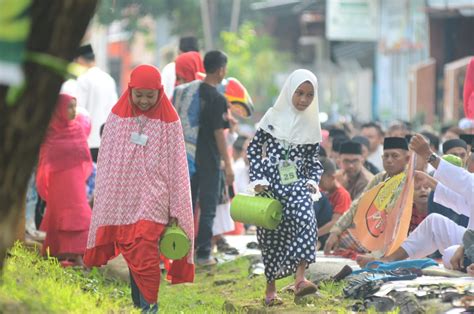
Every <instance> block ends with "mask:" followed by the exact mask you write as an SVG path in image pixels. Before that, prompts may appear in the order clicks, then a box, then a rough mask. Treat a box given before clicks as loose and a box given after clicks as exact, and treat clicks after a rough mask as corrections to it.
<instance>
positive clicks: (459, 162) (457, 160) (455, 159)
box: [442, 154, 463, 167]
mask: <svg viewBox="0 0 474 314" xmlns="http://www.w3.org/2000/svg"><path fill="white" fill-rule="evenodd" d="M442 158H443V159H444V160H446V161H447V162H449V163H451V164H453V165H455V166H458V167H462V166H463V162H462V159H461V158H459V157H458V156H455V155H452V154H446V155H443V157H442Z"/></svg>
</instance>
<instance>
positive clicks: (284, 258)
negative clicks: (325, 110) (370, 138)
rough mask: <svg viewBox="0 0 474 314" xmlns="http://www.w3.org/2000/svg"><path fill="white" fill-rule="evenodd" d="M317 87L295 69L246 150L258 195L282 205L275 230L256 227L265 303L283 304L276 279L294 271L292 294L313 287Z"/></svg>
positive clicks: (312, 77)
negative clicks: (310, 270) (308, 270)
mask: <svg viewBox="0 0 474 314" xmlns="http://www.w3.org/2000/svg"><path fill="white" fill-rule="evenodd" d="M317 89H318V82H317V79H316V76H315V75H314V74H313V73H311V72H310V71H307V70H302V69H300V70H296V71H294V72H293V73H292V74H291V75H290V76H289V77H288V79H287V80H286V82H285V84H284V86H283V89H282V91H281V92H280V95H279V96H278V99H277V100H276V103H275V104H274V106H273V107H272V108H270V109H269V110H268V111H267V113H266V114H265V116H264V117H263V118H262V120H261V121H260V124H259V128H258V130H257V133H256V134H255V137H254V138H253V140H252V142H251V143H250V145H249V147H248V150H247V153H248V158H249V161H250V181H251V187H253V188H254V190H255V192H257V193H261V192H263V191H264V190H267V191H268V192H270V193H271V194H272V195H273V197H274V198H275V199H277V200H278V201H280V202H281V204H282V205H283V207H284V209H283V217H282V220H281V222H280V224H279V226H278V228H277V229H275V230H268V229H264V228H257V238H258V241H259V243H260V246H261V248H262V256H263V263H264V264H265V276H266V278H267V288H266V295H265V303H266V304H267V305H268V306H272V305H279V304H281V303H282V301H281V299H280V298H279V297H278V296H277V293H276V287H275V280H276V279H280V278H283V277H286V276H289V275H292V274H295V273H296V277H295V295H296V296H303V295H307V294H311V293H314V292H315V291H316V289H317V288H316V286H315V285H314V284H313V283H311V282H310V281H308V280H306V278H305V277H304V272H305V269H306V268H307V267H308V265H309V264H311V263H314V262H315V260H316V242H317V230H316V217H315V213H314V210H313V206H312V205H313V199H314V198H315V196H316V195H319V190H318V183H319V179H320V177H321V174H322V172H323V168H322V166H321V163H320V162H319V160H318V155H319V142H321V126H320V123H319V108H318V96H317Z"/></svg>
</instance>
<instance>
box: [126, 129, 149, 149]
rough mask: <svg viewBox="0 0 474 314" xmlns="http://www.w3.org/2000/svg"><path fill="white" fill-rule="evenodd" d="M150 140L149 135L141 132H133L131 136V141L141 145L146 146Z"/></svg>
mask: <svg viewBox="0 0 474 314" xmlns="http://www.w3.org/2000/svg"><path fill="white" fill-rule="evenodd" d="M147 141H148V136H147V135H145V134H140V133H138V132H132V134H131V136H130V142H132V143H133V144H137V145H140V146H145V145H146V142H147Z"/></svg>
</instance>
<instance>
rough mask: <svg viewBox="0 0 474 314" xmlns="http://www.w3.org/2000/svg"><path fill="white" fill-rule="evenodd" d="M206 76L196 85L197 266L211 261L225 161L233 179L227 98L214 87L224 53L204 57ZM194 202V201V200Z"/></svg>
mask: <svg viewBox="0 0 474 314" xmlns="http://www.w3.org/2000/svg"><path fill="white" fill-rule="evenodd" d="M204 68H205V70H206V78H205V79H204V82H203V83H202V84H201V86H200V87H199V98H200V107H201V110H200V117H199V133H198V139H197V145H196V166H197V172H196V174H195V175H194V176H193V178H192V189H193V199H196V198H198V199H199V205H200V209H201V211H200V218H199V231H198V236H197V239H196V247H197V259H196V264H198V265H210V264H214V263H215V260H214V259H211V257H210V254H211V239H212V225H213V222H214V217H215V215H216V207H217V205H218V200H219V190H220V187H219V172H220V165H221V160H223V162H224V173H225V176H226V184H227V185H231V184H232V182H233V181H234V173H233V170H232V165H231V158H230V156H229V154H228V150H227V144H226V139H225V135H224V130H225V129H228V128H229V119H228V111H227V100H226V99H225V97H224V96H223V95H222V94H220V93H219V92H218V91H217V89H216V86H217V85H218V84H220V83H221V82H222V80H223V79H224V77H225V75H226V70H227V56H226V55H225V54H224V53H223V52H221V51H217V50H216V51H209V52H208V53H206V55H205V57H204ZM194 203H195V202H194Z"/></svg>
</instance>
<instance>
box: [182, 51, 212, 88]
mask: <svg viewBox="0 0 474 314" xmlns="http://www.w3.org/2000/svg"><path fill="white" fill-rule="evenodd" d="M175 63H176V86H178V85H181V84H184V83H189V82H192V81H194V80H202V79H203V77H204V76H205V74H204V73H205V72H206V71H205V70H204V64H203V63H202V58H201V55H200V54H199V52H196V51H190V52H185V53H182V54H180V55H179V56H178V57H177V58H176V61H175Z"/></svg>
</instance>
